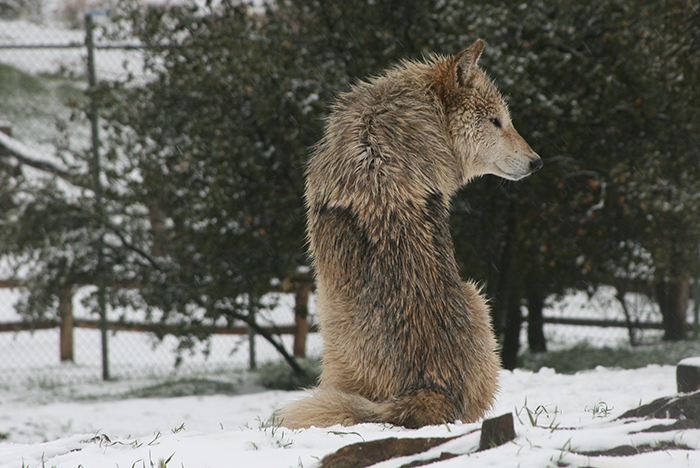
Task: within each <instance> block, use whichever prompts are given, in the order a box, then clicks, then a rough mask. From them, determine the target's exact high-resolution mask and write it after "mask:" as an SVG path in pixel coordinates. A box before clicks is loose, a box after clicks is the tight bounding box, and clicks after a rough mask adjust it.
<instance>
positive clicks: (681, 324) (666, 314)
mask: <svg viewBox="0 0 700 468" xmlns="http://www.w3.org/2000/svg"><path fill="white" fill-rule="evenodd" d="M688 295H689V288H688V280H687V279H682V280H673V281H667V280H661V281H659V282H658V283H657V284H656V301H657V302H658V304H659V309H660V310H661V316H662V318H663V324H664V337H663V339H664V340H665V341H678V340H682V339H684V338H685V331H686V311H687V309H688Z"/></svg>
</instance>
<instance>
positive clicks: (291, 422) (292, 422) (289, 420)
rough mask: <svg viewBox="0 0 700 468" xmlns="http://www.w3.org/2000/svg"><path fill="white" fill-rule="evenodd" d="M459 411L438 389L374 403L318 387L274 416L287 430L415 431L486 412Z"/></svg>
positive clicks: (453, 400) (455, 401) (454, 400)
mask: <svg viewBox="0 0 700 468" xmlns="http://www.w3.org/2000/svg"><path fill="white" fill-rule="evenodd" d="M460 408H462V404H461V401H460V399H459V398H456V397H455V395H452V394H448V393H446V392H445V391H444V390H438V389H432V390H431V389H419V390H415V391H413V392H411V393H410V394H404V395H401V396H397V397H394V398H392V399H390V400H389V401H382V402H374V401H371V400H368V399H367V398H365V397H363V396H360V395H357V394H352V393H346V392H343V391H341V390H337V389H334V388H328V387H318V388H316V389H315V390H313V391H312V392H311V395H309V396H308V397H306V398H303V399H301V400H298V401H294V402H292V403H290V404H288V405H287V406H286V407H285V408H283V409H282V410H281V411H279V412H278V413H277V415H276V416H278V417H279V418H281V420H282V423H281V424H282V425H283V426H285V427H288V428H290V429H299V428H306V427H310V426H316V427H328V426H334V425H336V424H342V425H343V426H352V425H354V424H360V423H379V422H387V423H390V424H393V425H396V426H404V427H408V428H417V427H423V426H428V425H433V424H443V423H446V422H454V421H456V420H457V419H461V420H462V421H463V422H474V421H475V420H476V419H478V418H479V417H481V416H482V415H483V412H484V411H485V409H482V410H478V409H477V410H475V411H473V414H471V415H469V414H465V413H464V411H461V412H460Z"/></svg>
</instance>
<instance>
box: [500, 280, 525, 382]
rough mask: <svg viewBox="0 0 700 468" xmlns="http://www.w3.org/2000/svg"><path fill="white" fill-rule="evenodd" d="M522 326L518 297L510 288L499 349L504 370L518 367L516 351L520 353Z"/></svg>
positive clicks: (515, 290)
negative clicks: (501, 344)
mask: <svg viewBox="0 0 700 468" xmlns="http://www.w3.org/2000/svg"><path fill="white" fill-rule="evenodd" d="M522 324H523V314H522V312H521V311H520V295H519V294H518V293H517V288H512V290H511V293H510V294H509V295H508V300H507V302H506V323H505V332H504V334H503V346H502V347H501V362H502V364H503V368H504V369H509V370H513V369H515V368H516V367H518V351H520V328H521V327H522Z"/></svg>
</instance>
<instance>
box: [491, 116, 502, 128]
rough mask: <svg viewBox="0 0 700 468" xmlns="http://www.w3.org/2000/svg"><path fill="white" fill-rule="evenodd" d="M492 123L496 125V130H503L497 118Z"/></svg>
mask: <svg viewBox="0 0 700 468" xmlns="http://www.w3.org/2000/svg"><path fill="white" fill-rule="evenodd" d="M491 123H492V124H494V125H495V126H496V128H501V121H500V120H498V119H497V118H495V117H494V118H493V119H491Z"/></svg>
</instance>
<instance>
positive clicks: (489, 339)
mask: <svg viewBox="0 0 700 468" xmlns="http://www.w3.org/2000/svg"><path fill="white" fill-rule="evenodd" d="M483 48H484V41H483V40H480V39H479V40H477V41H475V42H474V43H473V44H472V45H471V46H469V47H468V48H466V49H464V50H463V51H461V52H460V53H458V54H457V55H455V56H452V57H440V56H435V57H433V58H431V59H427V60H424V61H422V62H419V61H404V62H402V63H401V64H399V65H398V66H396V67H394V68H393V69H391V70H389V71H387V72H386V73H385V74H384V75H381V76H378V77H375V78H372V79H369V80H367V81H362V82H358V83H357V84H355V85H354V86H352V88H351V90H350V91H349V92H347V93H344V94H342V95H340V96H339V98H338V100H337V102H336V103H335V104H334V105H333V107H332V109H331V112H330V114H329V118H328V120H327V122H326V128H325V133H324V136H323V138H322V139H321V140H320V141H319V143H318V144H317V145H316V147H315V148H314V150H313V152H312V155H311V157H310V159H309V162H308V166H307V172H306V190H305V202H306V209H307V216H308V222H307V234H308V243H309V253H310V256H311V259H312V265H313V269H314V273H315V278H316V283H317V298H316V301H317V310H318V317H319V326H320V332H321V336H322V338H323V360H322V372H321V376H320V378H319V385H318V387H317V388H316V389H314V390H312V391H311V393H310V395H309V396H307V397H306V398H303V399H301V400H298V401H294V402H291V403H290V404H288V405H287V406H286V407H284V408H283V409H282V410H281V411H279V412H278V415H277V416H278V417H279V418H281V421H282V425H283V426H286V427H289V428H306V427H310V426H316V427H328V426H332V425H336V424H342V425H354V424H358V423H363V422H377V423H378V422H386V423H390V424H394V425H399V426H404V427H408V428H417V427H421V426H425V425H434V424H443V423H448V422H454V421H457V420H460V421H462V422H465V423H468V422H474V421H476V420H477V419H479V418H481V417H483V415H484V414H485V413H486V412H487V411H488V410H489V409H490V407H491V405H492V403H493V400H494V396H495V394H496V392H497V389H498V382H497V380H498V371H499V369H500V361H499V357H498V354H497V343H496V340H495V337H494V333H493V330H492V326H491V322H490V318H489V312H488V306H487V303H486V300H485V299H484V297H483V296H482V295H481V294H480V291H479V288H478V287H477V286H476V285H475V283H473V282H463V281H462V280H461V279H460V276H459V271H458V267H457V263H456V261H455V257H454V246H453V242H452V237H451V234H450V227H449V224H448V218H449V211H450V199H451V197H452V196H453V195H454V194H455V192H456V191H457V190H458V189H459V188H460V187H462V186H463V185H464V184H466V183H467V182H469V181H470V180H472V179H474V178H475V177H478V176H481V175H484V174H495V175H497V176H500V177H503V178H505V179H509V180H518V179H521V178H523V177H526V176H527V175H529V174H530V173H532V172H534V171H536V170H538V169H539V168H540V167H541V166H542V160H541V159H540V157H539V156H538V155H537V154H536V153H535V152H534V151H533V150H532V149H531V148H530V146H529V145H528V144H527V143H526V142H525V140H524V139H523V138H522V137H521V136H520V135H519V134H518V132H517V131H516V130H515V128H513V124H512V122H511V118H510V115H509V112H508V109H507V106H506V104H505V102H504V101H503V99H502V97H501V95H500V94H499V92H498V90H497V89H496V87H495V85H494V84H493V82H492V81H491V80H490V79H489V78H488V77H487V76H486V74H485V73H484V71H483V70H482V69H481V68H480V67H479V66H478V64H477V60H478V59H479V57H480V55H481V53H482V51H483Z"/></svg>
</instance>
